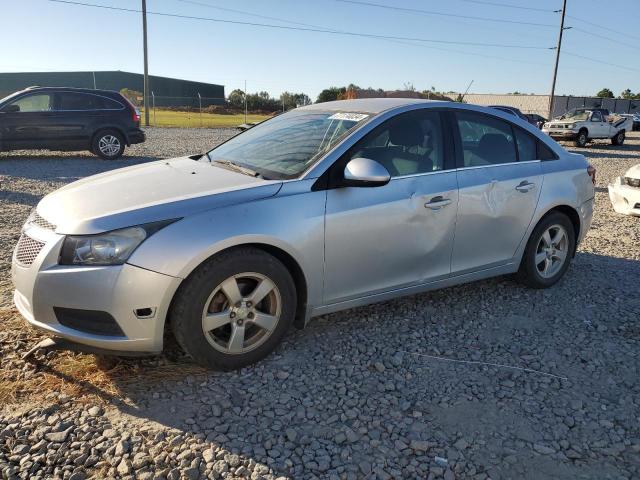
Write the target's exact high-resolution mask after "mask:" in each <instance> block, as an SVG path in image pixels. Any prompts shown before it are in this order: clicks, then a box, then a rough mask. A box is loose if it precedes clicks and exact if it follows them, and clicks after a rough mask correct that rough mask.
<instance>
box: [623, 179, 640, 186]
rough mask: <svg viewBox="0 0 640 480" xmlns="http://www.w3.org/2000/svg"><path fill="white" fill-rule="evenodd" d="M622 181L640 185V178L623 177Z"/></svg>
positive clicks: (630, 184)
mask: <svg viewBox="0 0 640 480" xmlns="http://www.w3.org/2000/svg"><path fill="white" fill-rule="evenodd" d="M622 183H626V184H627V185H629V186H630V187H636V188H638V187H640V178H631V177H622Z"/></svg>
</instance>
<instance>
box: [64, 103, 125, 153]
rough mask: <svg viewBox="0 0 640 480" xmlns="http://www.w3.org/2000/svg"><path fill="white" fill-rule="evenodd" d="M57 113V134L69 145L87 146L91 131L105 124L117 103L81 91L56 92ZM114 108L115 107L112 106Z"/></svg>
mask: <svg viewBox="0 0 640 480" xmlns="http://www.w3.org/2000/svg"><path fill="white" fill-rule="evenodd" d="M56 96H57V101H56V111H57V113H58V114H59V120H60V122H59V135H60V138H61V140H63V141H64V142H65V143H66V144H67V145H69V146H84V145H86V146H87V147H88V146H89V142H90V141H91V137H92V135H93V133H94V132H95V131H96V130H97V129H98V128H100V126H101V125H106V123H107V120H108V117H109V115H110V114H111V112H112V111H113V108H107V107H109V106H114V105H116V106H117V105H119V104H118V102H115V101H113V100H111V99H108V98H105V97H102V96H100V95H94V94H91V93H83V92H59V93H57V94H56ZM114 108H115V107H114Z"/></svg>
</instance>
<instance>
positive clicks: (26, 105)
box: [0, 92, 55, 149]
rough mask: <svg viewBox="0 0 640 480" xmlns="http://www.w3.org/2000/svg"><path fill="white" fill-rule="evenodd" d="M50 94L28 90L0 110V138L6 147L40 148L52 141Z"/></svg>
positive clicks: (52, 114) (53, 138)
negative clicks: (28, 91)
mask: <svg viewBox="0 0 640 480" xmlns="http://www.w3.org/2000/svg"><path fill="white" fill-rule="evenodd" d="M54 116H55V113H54V111H53V95H52V94H50V93H46V92H37V93H29V94H26V95H23V96H20V97H18V98H17V99H16V100H14V101H13V102H11V103H9V104H7V105H5V106H4V107H3V111H2V112H0V140H1V141H2V144H3V147H4V148H7V149H19V148H44V147H47V146H48V145H49V144H50V143H51V142H53V141H55V131H54V129H52V125H53V123H52V122H53V120H54V118H53V117H54Z"/></svg>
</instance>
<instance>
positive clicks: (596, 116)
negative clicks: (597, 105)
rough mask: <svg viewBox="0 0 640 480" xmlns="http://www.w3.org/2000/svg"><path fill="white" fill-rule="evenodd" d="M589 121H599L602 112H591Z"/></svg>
mask: <svg viewBox="0 0 640 480" xmlns="http://www.w3.org/2000/svg"><path fill="white" fill-rule="evenodd" d="M591 121H592V122H601V121H602V114H601V113H600V112H593V113H592V114H591Z"/></svg>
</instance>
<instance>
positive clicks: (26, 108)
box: [10, 93, 52, 113]
mask: <svg viewBox="0 0 640 480" xmlns="http://www.w3.org/2000/svg"><path fill="white" fill-rule="evenodd" d="M51 98H52V97H51V95H50V94H48V93H37V94H34V95H27V96H25V97H21V98H19V99H18V100H16V101H14V102H11V104H10V105H11V106H13V105H15V106H17V107H18V110H16V111H17V112H23V113H29V112H48V111H50V110H51V109H52V105H51V104H52V102H51ZM10 108H11V107H10Z"/></svg>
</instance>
